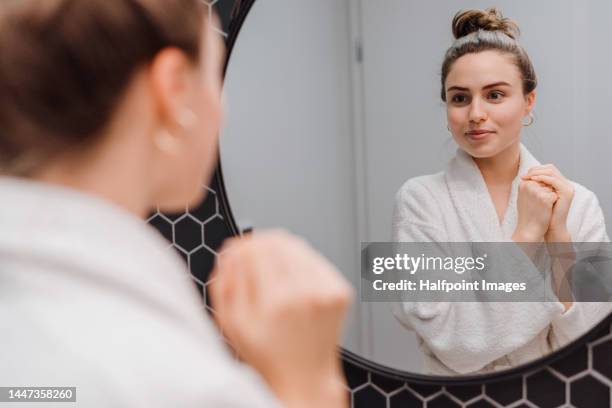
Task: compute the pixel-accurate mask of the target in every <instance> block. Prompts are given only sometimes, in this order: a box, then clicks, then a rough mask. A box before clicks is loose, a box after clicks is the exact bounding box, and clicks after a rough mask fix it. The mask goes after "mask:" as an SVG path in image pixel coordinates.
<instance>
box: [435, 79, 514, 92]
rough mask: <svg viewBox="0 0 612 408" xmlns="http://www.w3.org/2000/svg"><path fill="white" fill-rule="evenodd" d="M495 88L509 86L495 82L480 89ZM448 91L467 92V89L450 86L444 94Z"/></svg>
mask: <svg viewBox="0 0 612 408" xmlns="http://www.w3.org/2000/svg"><path fill="white" fill-rule="evenodd" d="M496 86H510V84H509V83H507V82H503V81H500V82H495V83H494V84H489V85H485V86H483V87H482V89H489V88H495V87H496ZM450 91H469V89H468V88H464V87H461V86H451V87H450V88H448V89H447V90H446V92H450Z"/></svg>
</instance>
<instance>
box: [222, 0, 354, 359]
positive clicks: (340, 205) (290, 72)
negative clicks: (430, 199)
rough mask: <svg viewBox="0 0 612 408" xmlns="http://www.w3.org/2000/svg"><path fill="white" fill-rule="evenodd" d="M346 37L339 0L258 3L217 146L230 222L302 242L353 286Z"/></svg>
mask: <svg viewBox="0 0 612 408" xmlns="http://www.w3.org/2000/svg"><path fill="white" fill-rule="evenodd" d="M348 35H349V30H348V14H347V2H346V1H344V0H334V1H328V0H308V1H302V0H258V1H257V2H256V3H255V4H254V6H253V8H252V10H251V12H250V14H249V16H248V17H247V19H246V22H245V24H244V26H243V28H242V31H241V33H240V35H239V37H238V41H237V43H236V45H235V48H234V51H233V54H232V57H231V61H230V64H229V68H228V71H227V76H226V80H225V94H226V98H227V105H228V112H229V116H228V118H227V120H226V127H225V129H224V130H223V132H222V135H221V142H220V143H221V161H222V166H223V173H224V179H225V182H226V187H227V190H228V196H229V199H230V205H231V207H232V211H233V213H234V214H235V216H236V217H237V219H238V220H237V221H238V223H239V224H241V225H242V226H247V225H254V227H255V229H260V228H266V227H276V226H281V227H284V228H288V229H289V230H291V231H293V232H295V233H298V234H300V235H302V236H304V237H306V238H307V239H308V240H309V241H310V242H311V243H312V244H313V245H314V246H315V247H316V248H318V249H319V250H321V251H322V252H323V253H324V254H325V255H327V256H328V257H329V258H330V259H331V260H332V261H333V262H334V263H335V264H336V265H338V267H339V268H340V270H341V271H342V272H344V273H345V274H346V276H347V277H348V278H349V279H350V280H351V282H352V283H353V284H354V285H357V283H358V277H359V273H358V269H357V268H358V262H359V257H358V254H359V243H358V241H356V240H355V239H354V237H355V236H356V226H355V225H356V223H355V217H356V214H355V205H356V204H355V203H356V201H355V191H354V190H355V181H354V173H355V172H354V165H353V145H352V137H351V116H350V115H351V100H350V75H349V74H348V73H349V72H350V56H349V47H348V44H349V38H348ZM358 306H359V305H358V304H357V305H356V307H355V308H354V309H353V311H352V312H351V320H350V321H349V323H348V326H349V327H348V329H347V334H346V336H345V337H346V344H347V345H348V347H349V348H350V349H354V350H358V349H359V347H360V346H359V340H360V335H359V334H358V333H359V318H358V312H359V311H358Z"/></svg>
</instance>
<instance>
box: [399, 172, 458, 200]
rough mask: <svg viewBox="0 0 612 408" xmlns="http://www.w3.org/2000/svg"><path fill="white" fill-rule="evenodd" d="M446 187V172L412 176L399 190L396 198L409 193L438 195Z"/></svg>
mask: <svg viewBox="0 0 612 408" xmlns="http://www.w3.org/2000/svg"><path fill="white" fill-rule="evenodd" d="M444 189H446V183H445V181H444V172H440V173H435V174H427V175H423V176H417V177H412V178H410V179H408V180H406V181H405V182H404V183H403V184H402V186H401V187H400V188H399V189H398V190H397V193H396V198H398V199H399V198H403V197H406V196H407V195H421V196H432V197H433V196H436V195H438V194H439V193H440V192H441V191H443V190H444Z"/></svg>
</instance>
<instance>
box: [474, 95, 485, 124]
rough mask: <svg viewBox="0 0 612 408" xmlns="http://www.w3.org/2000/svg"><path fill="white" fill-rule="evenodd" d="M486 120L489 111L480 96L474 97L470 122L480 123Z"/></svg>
mask: <svg viewBox="0 0 612 408" xmlns="http://www.w3.org/2000/svg"><path fill="white" fill-rule="evenodd" d="M485 120H487V113H486V110H485V108H484V106H483V105H482V101H480V100H479V99H478V98H475V99H473V100H472V103H471V105H470V122H475V123H480V122H484V121H485Z"/></svg>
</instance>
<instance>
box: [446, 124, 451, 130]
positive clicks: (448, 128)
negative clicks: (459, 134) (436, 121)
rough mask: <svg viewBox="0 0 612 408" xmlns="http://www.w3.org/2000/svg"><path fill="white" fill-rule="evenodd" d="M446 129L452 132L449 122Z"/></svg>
mask: <svg viewBox="0 0 612 408" xmlns="http://www.w3.org/2000/svg"><path fill="white" fill-rule="evenodd" d="M446 129H447V130H448V131H449V132H450V131H451V130H450V126H449V125H448V124H446Z"/></svg>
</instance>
